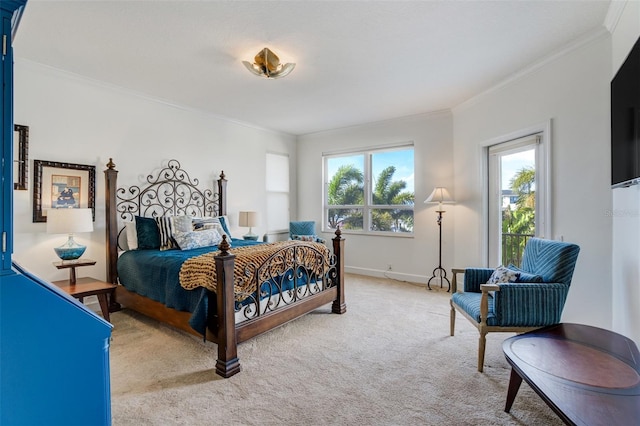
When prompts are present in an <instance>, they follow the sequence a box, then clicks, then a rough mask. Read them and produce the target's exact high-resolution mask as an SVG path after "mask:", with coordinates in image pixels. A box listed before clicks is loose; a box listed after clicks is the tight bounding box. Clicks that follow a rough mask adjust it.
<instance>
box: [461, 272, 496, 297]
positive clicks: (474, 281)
mask: <svg viewBox="0 0 640 426" xmlns="http://www.w3.org/2000/svg"><path fill="white" fill-rule="evenodd" d="M493 271H494V269H493V268H467V269H465V270H464V291H465V292H473V293H480V285H481V284H484V283H486V282H487V280H488V279H489V278H491V274H493Z"/></svg>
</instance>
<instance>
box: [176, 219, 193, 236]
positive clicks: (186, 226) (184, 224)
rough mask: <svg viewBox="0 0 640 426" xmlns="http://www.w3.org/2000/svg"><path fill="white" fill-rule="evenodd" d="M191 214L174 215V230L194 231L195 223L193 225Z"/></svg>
mask: <svg viewBox="0 0 640 426" xmlns="http://www.w3.org/2000/svg"><path fill="white" fill-rule="evenodd" d="M191 219H192V217H191V216H185V215H181V216H174V217H173V232H174V233H175V232H189V231H193V225H191Z"/></svg>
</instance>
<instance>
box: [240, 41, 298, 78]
mask: <svg viewBox="0 0 640 426" xmlns="http://www.w3.org/2000/svg"><path fill="white" fill-rule="evenodd" d="M253 60H254V61H255V62H254V63H253V64H252V63H250V62H247V61H242V63H243V64H244V66H245V67H247V69H248V70H249V71H251V72H252V73H253V74H255V75H257V76H259V77H266V78H280V77H284V76H285V75H287V74H289V73H290V72H291V71H293V69H294V68H295V66H296V64H293V63H288V64H284V65H283V64H281V63H280V58H278V55H276V54H275V53H273V52H272V51H271V50H269V49H268V48H267V47H265V48H264V49H262V50H261V51H260V52H258V54H257V55H256V57H255V58H254V59H253Z"/></svg>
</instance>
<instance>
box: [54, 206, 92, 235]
mask: <svg viewBox="0 0 640 426" xmlns="http://www.w3.org/2000/svg"><path fill="white" fill-rule="evenodd" d="M79 232H93V214H92V211H91V209H49V210H48V211H47V233H48V234H76V233H79Z"/></svg>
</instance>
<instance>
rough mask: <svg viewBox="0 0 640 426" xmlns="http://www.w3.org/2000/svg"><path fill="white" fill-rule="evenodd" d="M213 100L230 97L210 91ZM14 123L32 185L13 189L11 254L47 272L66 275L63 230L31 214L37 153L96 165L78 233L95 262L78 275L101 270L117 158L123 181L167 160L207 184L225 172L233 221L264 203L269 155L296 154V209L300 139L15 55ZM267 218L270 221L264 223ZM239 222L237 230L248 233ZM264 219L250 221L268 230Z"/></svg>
mask: <svg viewBox="0 0 640 426" xmlns="http://www.w3.org/2000/svg"><path fill="white" fill-rule="evenodd" d="M211 101H212V102H224V100H216V99H212V100H211ZM15 122H16V123H18V124H24V125H27V126H29V133H30V135H29V136H30V139H29V160H30V161H29V163H30V164H29V177H28V184H29V190H28V191H14V196H15V228H14V231H15V244H14V256H13V258H14V260H16V261H18V262H19V263H20V264H22V265H23V266H25V267H26V268H27V269H29V270H30V271H32V272H33V273H35V274H37V275H39V276H41V277H42V278H44V279H48V280H58V279H64V278H67V277H68V271H64V270H62V271H58V270H57V269H56V268H54V267H53V266H52V262H54V261H56V260H59V259H57V257H56V255H55V253H54V252H53V247H55V246H58V245H61V244H62V243H63V242H64V241H65V240H66V236H63V235H48V234H46V224H44V223H33V222H32V201H31V199H32V194H33V160H34V159H38V160H47V161H57V162H64V163H79V164H86V165H94V166H96V222H95V224H94V232H93V233H91V234H79V235H77V236H76V240H78V241H79V242H81V243H83V244H86V245H87V246H88V247H87V251H86V253H85V257H88V258H92V259H95V260H97V261H98V263H97V264H96V265H95V266H93V267H85V268H82V269H78V276H89V275H90V276H93V277H95V278H102V279H104V277H105V264H104V262H105V253H104V240H105V236H104V232H105V231H104V229H105V227H104V173H103V171H104V169H105V165H106V163H107V162H108V161H109V157H113V160H114V162H115V163H116V169H117V170H119V176H118V181H119V183H127V184H138V183H140V182H141V180H140V179H143V178H144V176H145V175H146V174H148V173H150V172H151V171H153V170H157V169H158V168H159V167H160V166H163V165H166V162H167V161H168V160H170V159H177V160H179V161H180V163H181V165H182V167H183V168H184V169H185V170H186V171H188V172H189V173H190V174H191V176H192V177H196V178H198V179H199V180H200V182H201V183H203V184H206V185H208V187H209V188H215V186H214V185H215V183H214V181H215V179H217V178H218V175H219V174H220V171H221V170H224V172H225V175H226V176H227V179H228V181H229V183H228V192H229V198H228V204H227V209H228V212H229V216H230V219H231V222H232V225H235V224H237V214H238V211H240V210H256V211H266V199H265V191H264V175H265V153H266V152H267V151H269V152H280V153H285V154H288V155H289V157H290V160H291V164H292V166H291V170H292V172H291V173H292V176H291V182H292V183H293V184H292V189H291V191H292V194H291V195H292V197H291V198H292V208H293V210H292V214H295V202H296V197H295V192H296V190H295V182H296V178H295V170H296V168H295V166H294V165H295V162H296V144H295V137H293V136H290V135H283V134H279V133H275V132H270V131H266V130H262V129H257V128H255V127H250V126H247V125H242V124H237V123H234V122H231V121H228V120H223V119H220V118H217V117H213V116H211V115H206V114H204V113H201V112H198V111H193V110H187V109H183V108H179V107H175V106H171V105H167V104H165V103H162V102H159V101H157V100H154V99H149V98H146V97H143V96H139V95H137V94H134V93H131V92H127V91H124V90H121V89H118V88H115V87H112V86H107V85H104V84H102V83H98V82H94V81H90V80H86V79H83V78H80V77H78V76H75V75H72V74H69V73H65V72H62V71H59V70H54V69H51V68H47V67H44V66H41V65H39V64H35V63H32V62H28V61H21V60H20V59H18V60H17V61H16V64H15ZM263 223H265V222H263ZM246 231H247V229H246V228H242V229H237V232H235V233H234V232H233V229H232V234H235V235H234V236H239V235H242V234H244V233H246ZM265 231H266V228H265V227H264V226H258V227H257V228H254V232H256V233H259V234H262V233H263V232H265Z"/></svg>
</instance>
